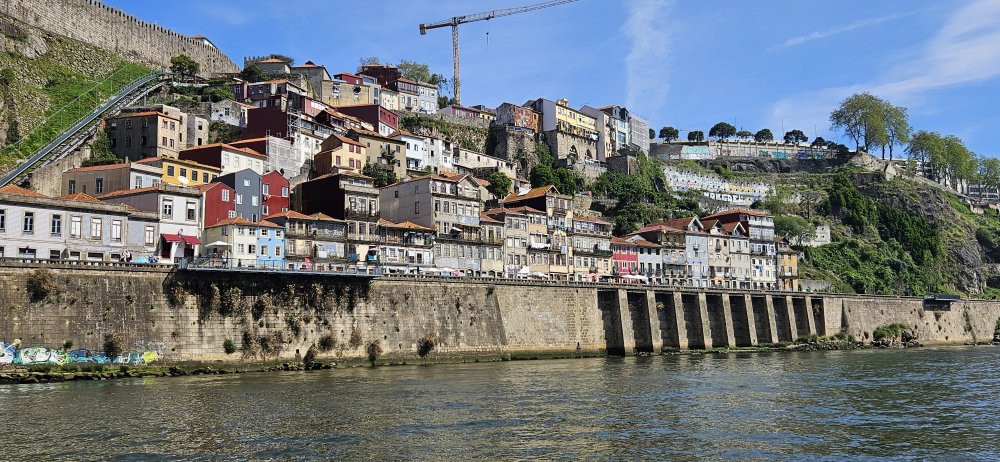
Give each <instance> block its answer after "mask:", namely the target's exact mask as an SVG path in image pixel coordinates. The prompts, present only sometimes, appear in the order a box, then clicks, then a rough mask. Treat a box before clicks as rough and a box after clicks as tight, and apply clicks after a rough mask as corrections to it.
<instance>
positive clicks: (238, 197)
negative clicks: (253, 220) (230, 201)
mask: <svg viewBox="0 0 1000 462" xmlns="http://www.w3.org/2000/svg"><path fill="white" fill-rule="evenodd" d="M236 205H243V195H242V194H240V193H236Z"/></svg>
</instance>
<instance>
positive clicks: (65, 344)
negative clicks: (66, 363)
mask: <svg viewBox="0 0 1000 462" xmlns="http://www.w3.org/2000/svg"><path fill="white" fill-rule="evenodd" d="M72 349H73V341H72V340H67V341H65V342H63V351H69V350H72Z"/></svg>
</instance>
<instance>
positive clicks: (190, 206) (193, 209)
mask: <svg viewBox="0 0 1000 462" xmlns="http://www.w3.org/2000/svg"><path fill="white" fill-rule="evenodd" d="M197 209H198V206H197V205H196V204H195V203H194V202H188V203H187V220H188V221H195V220H197V218H196V215H195V214H196V213H197Z"/></svg>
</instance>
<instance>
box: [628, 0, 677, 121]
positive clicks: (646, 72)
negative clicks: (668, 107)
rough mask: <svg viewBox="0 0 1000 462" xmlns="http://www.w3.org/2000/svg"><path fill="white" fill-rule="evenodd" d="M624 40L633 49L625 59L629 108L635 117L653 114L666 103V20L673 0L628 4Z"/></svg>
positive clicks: (643, 0)
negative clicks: (626, 40) (625, 39)
mask: <svg viewBox="0 0 1000 462" xmlns="http://www.w3.org/2000/svg"><path fill="white" fill-rule="evenodd" d="M627 5H628V17H627V18H626V20H625V25H624V30H623V32H624V33H625V36H626V37H628V39H629V42H630V48H629V52H628V55H627V56H626V57H625V69H626V75H627V79H628V93H627V96H626V105H627V107H628V108H629V110H630V111H633V112H635V113H636V114H647V115H649V114H654V113H656V112H657V109H658V108H659V107H661V106H662V105H663V104H664V103H665V102H666V100H667V94H668V92H669V89H670V85H669V83H668V81H667V76H668V73H669V60H670V47H671V40H670V34H669V33H668V31H669V30H670V28H671V24H670V22H669V21H666V20H665V18H667V16H668V15H669V10H670V9H671V8H672V7H673V1H672V0H639V1H632V2H628V3H627Z"/></svg>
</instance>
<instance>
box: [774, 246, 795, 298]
mask: <svg viewBox="0 0 1000 462" xmlns="http://www.w3.org/2000/svg"><path fill="white" fill-rule="evenodd" d="M775 245H776V246H777V249H778V265H777V270H778V289H780V290H793V291H797V290H799V253H798V252H796V251H795V250H792V248H791V246H789V245H788V239H785V238H783V237H781V238H776V239H775Z"/></svg>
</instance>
